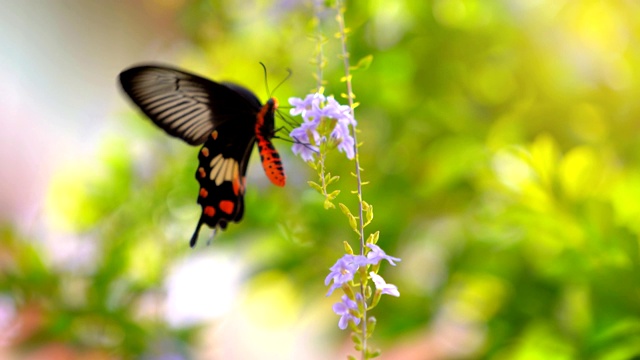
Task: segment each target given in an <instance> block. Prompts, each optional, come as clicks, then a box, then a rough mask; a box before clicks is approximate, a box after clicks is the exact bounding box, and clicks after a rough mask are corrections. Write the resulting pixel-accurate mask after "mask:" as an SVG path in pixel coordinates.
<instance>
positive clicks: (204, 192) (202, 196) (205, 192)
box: [200, 188, 209, 198]
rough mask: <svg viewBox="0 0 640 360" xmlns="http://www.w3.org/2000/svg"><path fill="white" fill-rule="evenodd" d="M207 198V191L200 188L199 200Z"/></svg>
mask: <svg viewBox="0 0 640 360" xmlns="http://www.w3.org/2000/svg"><path fill="white" fill-rule="evenodd" d="M207 196H209V192H208V191H207V189H205V188H200V197H201V198H206V197H207Z"/></svg>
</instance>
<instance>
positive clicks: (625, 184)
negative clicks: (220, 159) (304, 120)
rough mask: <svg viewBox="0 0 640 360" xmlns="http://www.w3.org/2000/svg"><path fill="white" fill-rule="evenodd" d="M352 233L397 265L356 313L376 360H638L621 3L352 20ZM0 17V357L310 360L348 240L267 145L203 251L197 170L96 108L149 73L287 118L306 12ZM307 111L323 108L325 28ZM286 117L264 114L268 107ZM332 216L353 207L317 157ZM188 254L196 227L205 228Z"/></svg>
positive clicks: (191, 6) (410, 9)
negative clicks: (228, 83)
mask: <svg viewBox="0 0 640 360" xmlns="http://www.w3.org/2000/svg"><path fill="white" fill-rule="evenodd" d="M347 7H348V10H347V14H346V21H347V25H348V26H349V27H350V29H351V33H350V37H349V43H348V46H349V49H350V52H351V55H352V59H353V61H354V63H355V62H356V61H357V60H358V59H360V58H363V57H365V56H367V55H372V56H373V62H372V63H371V66H370V67H369V68H368V69H366V70H359V71H356V72H355V73H354V79H353V84H354V92H355V94H356V95H357V100H358V101H359V102H360V103H361V106H360V107H359V108H358V109H357V111H356V118H357V120H358V122H359V129H360V130H361V133H360V134H359V140H361V141H362V142H363V145H362V147H361V148H360V154H361V155H360V156H361V161H362V166H363V168H364V169H365V171H364V173H363V174H364V178H365V180H366V181H368V182H369V184H368V185H366V186H365V187H364V196H365V199H366V201H367V202H369V203H370V204H372V205H373V206H374V209H375V220H374V222H373V224H372V225H371V226H370V227H369V229H371V230H372V231H373V230H379V231H380V234H381V235H380V242H379V245H381V246H382V247H383V248H384V249H385V250H386V251H387V252H388V253H389V254H391V255H394V256H398V257H401V258H402V262H401V263H399V266H397V267H391V266H388V265H386V264H385V265H384V266H383V267H382V270H381V273H382V275H383V276H384V277H385V278H386V280H387V281H388V282H391V283H394V284H396V285H398V287H399V289H400V293H401V297H399V298H393V297H388V298H384V299H383V301H382V302H381V304H380V305H379V306H378V307H377V308H376V309H375V310H374V311H373V315H374V316H375V317H376V318H377V319H378V327H377V329H376V332H375V334H374V337H373V340H372V341H373V344H374V345H375V346H377V347H380V348H381V349H382V350H383V358H385V359H454V358H471V359H476V358H482V359H500V360H502V359H526V360H529V359H606V360H617V359H632V358H638V357H640V268H639V261H640V258H639V251H638V235H639V231H640V201H639V200H640V157H639V156H638V154H639V153H640V146H639V141H638V139H639V136H638V134H639V133H640V101H639V100H638V99H639V97H640V96H639V95H640V74H639V70H638V68H639V65H640V4H638V3H637V2H636V1H632V0H626V1H625V0H610V1H601V0H583V1H571V0H547V1H544V0H537V1H533V0H495V1H480V0H475V1H474V0H434V1H426V0H425V1H408V0H405V1H396V0H394V1H381V0H370V1H369V0H367V1H351V2H348V3H347ZM2 8H3V9H2V14H0V45H1V46H2V50H1V52H0V64H2V66H1V67H0V78H2V81H0V114H1V115H0V125H2V129H1V131H0V161H1V162H2V170H1V171H0V180H1V181H2V182H1V183H0V185H1V187H0V205H1V207H2V209H0V220H1V221H2V227H1V230H0V234H1V235H0V236H1V242H0V344H2V346H0V357H11V356H13V358H30V359H44V358H46V359H69V358H75V359H86V358H95V359H110V358H126V359H130V358H136V359H192V358H193V359H245V358H265V359H330V358H343V357H344V355H345V354H346V353H347V352H348V351H349V348H350V346H351V345H350V343H349V338H348V332H341V331H339V330H338V327H337V320H338V317H337V316H336V315H335V314H333V312H332V311H331V305H332V303H333V302H335V301H337V300H338V295H333V296H331V297H329V298H326V297H325V292H326V288H325V286H324V284H323V281H324V277H325V276H326V274H327V273H328V268H329V267H330V266H331V265H332V264H333V263H334V262H335V260H336V259H337V258H338V257H340V256H341V255H342V253H343V246H342V242H343V241H345V240H346V241H349V242H351V244H352V245H353V246H356V242H355V241H356V238H355V236H354V234H353V233H352V231H351V230H350V229H349V226H348V223H347V221H346V219H345V218H344V216H342V215H341V214H340V212H339V211H338V210H333V211H325V210H323V209H322V199H321V198H320V197H319V195H317V194H316V193H315V192H314V191H313V190H311V189H309V187H308V186H307V185H306V181H307V180H310V179H313V176H314V175H313V172H312V171H311V169H310V168H309V167H308V166H306V165H305V164H304V163H303V162H302V161H301V160H300V159H299V158H296V157H294V156H293V155H292V153H291V151H290V144H289V143H287V142H284V141H277V140H276V143H275V146H276V147H277V148H278V149H279V150H280V152H281V154H282V157H283V160H284V166H285V169H286V171H287V175H288V184H287V186H286V187H285V188H276V187H274V186H272V185H271V184H270V183H269V182H268V180H267V179H266V177H264V175H263V174H262V169H261V168H260V166H259V165H258V162H257V161H255V160H256V158H257V154H254V158H253V160H254V162H253V163H252V164H251V166H250V169H249V176H248V188H247V196H246V213H245V218H244V219H243V221H242V222H241V223H240V224H231V225H230V226H229V229H228V230H227V231H225V232H223V233H220V234H218V236H217V237H216V238H215V239H214V240H213V242H212V243H211V245H209V246H205V243H206V237H205V236H204V235H203V237H202V238H201V241H200V243H199V246H198V247H197V248H196V249H190V248H188V245H187V242H188V239H189V237H190V235H191V233H192V231H193V227H194V226H195V224H196V221H197V218H198V216H199V206H198V205H197V204H196V203H195V200H196V196H197V183H196V181H195V180H194V172H195V169H196V161H197V160H196V154H197V149H195V148H190V147H188V146H186V145H184V144H183V143H182V142H180V141H179V140H174V139H170V138H169V137H167V136H165V135H164V134H163V132H162V131H159V130H157V129H155V128H154V127H153V126H152V125H151V124H150V122H149V121H148V120H146V119H144V118H143V117H142V116H141V115H140V114H139V113H138V112H136V111H135V109H134V108H133V106H132V105H131V103H130V102H128V101H127V100H126V99H125V98H124V95H123V94H122V93H121V91H120V90H119V88H118V86H117V83H116V77H117V74H118V72H119V71H121V70H122V69H124V68H126V67H128V66H131V65H133V64H136V63H145V62H163V63H169V64H173V65H176V66H180V67H183V68H186V69H189V70H191V71H193V72H197V73H199V74H202V75H205V76H208V77H211V78H212V79H216V80H232V81H235V82H238V83H240V84H243V85H245V86H247V87H249V88H251V89H253V90H254V91H255V92H256V93H257V94H258V95H259V97H260V98H261V99H263V100H264V99H266V97H267V94H266V90H265V83H264V77H263V72H262V68H261V67H260V66H259V64H258V62H260V61H262V62H263V63H264V64H265V65H266V66H267V69H268V75H269V79H268V81H269V84H270V85H271V87H272V88H273V87H274V86H275V84H276V83H278V82H279V81H280V80H281V79H283V78H284V77H285V76H286V73H287V72H286V69H287V68H290V69H291V70H292V71H293V76H292V77H291V78H290V79H289V80H288V81H287V82H286V83H285V84H284V85H282V86H281V87H280V88H279V89H278V90H277V91H276V93H275V96H277V97H279V99H280V103H281V104H283V105H286V99H287V98H288V97H290V96H300V97H301V96H304V95H305V94H306V93H307V92H308V91H309V90H310V89H312V88H313V87H315V81H314V79H313V77H312V73H313V72H314V71H315V69H314V67H313V66H312V65H311V64H310V63H309V60H310V58H311V57H312V55H313V49H314V45H315V44H314V42H313V41H312V40H310V36H312V35H313V27H312V26H311V25H310V21H311V17H312V16H311V11H312V7H311V6H310V4H309V3H308V2H305V1H288V0H280V1H203V0H200V1H187V0H173V1H172V0H139V1H102V2H98V1H95V2H90V1H80V0H53V1H38V0H35V1H17V0H12V1H7V2H6V3H5V4H3V6H2ZM321 15H322V20H323V29H324V31H325V35H326V36H327V38H328V40H329V41H328V43H327V44H326V46H325V48H324V50H325V56H326V57H327V59H328V66H327V68H326V69H325V73H324V79H325V80H327V82H328V84H327V90H326V94H332V93H333V94H336V96H338V95H339V94H340V93H342V92H345V90H344V88H343V84H342V83H340V81H339V80H340V78H341V76H343V72H342V68H341V62H340V60H339V59H338V57H337V50H338V45H339V44H338V43H337V41H336V40H335V38H334V37H333V34H334V33H335V31H336V25H335V21H334V14H333V13H331V12H330V11H327V12H324V13H322V14H321ZM283 111H285V112H286V109H285V110H283ZM329 167H330V169H331V172H332V173H333V174H335V175H340V176H341V181H340V183H339V186H338V187H339V188H340V189H341V190H342V194H341V195H340V197H339V198H338V201H340V202H344V203H346V204H347V205H349V206H352V207H353V206H354V205H355V201H354V200H355V199H354V196H353V195H351V194H350V191H351V190H352V189H354V187H355V183H354V180H353V178H352V177H351V176H350V175H349V174H350V172H351V171H353V163H351V162H348V161H347V160H346V159H344V158H343V157H341V156H340V155H339V154H336V155H331V156H330V157H329ZM204 233H207V231H204Z"/></svg>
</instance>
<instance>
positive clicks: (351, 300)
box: [324, 243, 400, 330]
mask: <svg viewBox="0 0 640 360" xmlns="http://www.w3.org/2000/svg"><path fill="white" fill-rule="evenodd" d="M367 247H368V248H369V251H368V252H367V254H366V256H365V255H353V254H345V255H344V256H343V257H341V258H340V259H338V261H336V263H335V264H334V265H333V266H332V267H331V268H330V270H331V272H330V273H329V275H327V277H326V279H325V280H324V284H325V285H327V286H329V284H331V283H332V282H333V283H332V284H331V287H330V288H329V292H328V293H327V296H329V295H331V294H332V293H333V292H334V290H336V289H338V288H341V289H343V290H344V292H345V295H343V296H342V298H341V301H340V302H338V303H336V304H334V305H333V311H334V312H335V313H336V314H338V315H340V321H339V322H338V327H340V329H342V330H344V329H346V328H347V324H348V322H349V320H351V321H353V323H354V324H355V325H358V324H359V323H360V321H361V314H360V312H359V311H358V305H362V306H367V305H366V304H365V301H364V299H363V298H362V295H361V294H360V293H355V295H354V292H353V291H352V289H351V286H352V283H351V282H352V281H353V279H354V276H355V275H356V274H357V273H358V270H359V269H360V268H361V267H363V266H364V267H367V268H366V269H367V270H368V267H369V266H373V269H374V271H370V272H368V274H369V277H370V278H371V280H373V282H374V284H375V286H376V292H375V293H374V294H373V299H372V301H371V306H372V307H373V306H375V305H377V303H378V301H379V300H380V296H381V295H383V294H387V295H391V296H400V292H399V291H398V287H396V286H395V285H393V284H387V282H386V281H385V280H384V279H383V278H382V276H380V275H378V274H377V270H378V268H379V267H380V262H381V261H382V260H387V261H388V262H389V264H391V265H393V266H395V265H396V263H395V262H396V261H400V259H399V258H396V257H393V256H389V255H387V254H386V253H385V252H384V251H383V250H382V249H381V248H380V247H379V246H378V245H376V244H372V243H369V244H367ZM364 274H367V271H364ZM364 280H365V281H366V279H364Z"/></svg>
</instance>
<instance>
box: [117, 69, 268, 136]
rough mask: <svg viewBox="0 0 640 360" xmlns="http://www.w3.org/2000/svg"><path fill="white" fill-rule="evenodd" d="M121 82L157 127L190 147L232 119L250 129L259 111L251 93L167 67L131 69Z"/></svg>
mask: <svg viewBox="0 0 640 360" xmlns="http://www.w3.org/2000/svg"><path fill="white" fill-rule="evenodd" d="M120 83H121V84H122V88H123V89H124V91H125V92H126V93H127V95H129V97H130V98H131V99H132V100H133V102H134V103H135V104H136V105H137V106H138V107H139V108H140V109H141V110H142V112H144V113H145V115H147V116H148V117H149V118H150V119H151V120H152V121H153V122H154V123H155V124H156V125H158V127H160V128H161V129H163V130H164V131H166V132H167V133H168V134H169V135H172V136H175V137H179V138H181V139H182V140H184V141H186V142H187V143H189V144H191V145H198V144H202V143H204V142H205V141H206V140H207V138H208V137H209V135H210V134H211V133H212V131H213V129H214V128H215V127H217V126H219V125H221V124H224V123H226V122H227V121H230V120H231V121H232V122H239V121H240V122H242V123H239V124H237V125H239V126H244V127H247V128H250V129H251V128H252V125H253V124H255V114H256V113H257V112H258V111H259V110H260V102H259V100H258V99H257V98H256V97H255V95H253V93H251V92H250V91H249V90H246V89H244V88H242V87H240V86H238V85H233V84H219V83H216V82H213V81H211V80H208V79H205V78H202V77H200V76H197V75H194V74H190V73H188V72H184V71H182V70H178V69H174V68H171V67H166V66H155V65H144V66H137V67H133V68H130V69H128V70H125V71H123V72H122V73H120ZM251 115H252V116H251Z"/></svg>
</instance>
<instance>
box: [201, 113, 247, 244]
mask: <svg viewBox="0 0 640 360" xmlns="http://www.w3.org/2000/svg"><path fill="white" fill-rule="evenodd" d="M255 141H256V135H255V131H248V130H247V129H246V128H245V129H240V128H238V127H237V126H236V123H234V122H227V123H224V124H222V125H220V126H217V127H216V129H215V130H214V131H213V132H212V133H211V136H210V137H209V138H208V139H207V140H206V142H205V144H204V146H203V147H202V149H200V153H199V155H198V160H199V166H198V170H197V171H196V179H197V180H198V183H199V184H200V192H199V194H198V203H199V204H200V205H201V206H202V214H201V215H200V220H199V221H198V225H197V227H196V230H195V232H194V233H193V236H192V238H191V246H194V245H195V243H196V241H197V239H198V233H199V231H200V227H201V226H202V224H207V225H208V226H209V227H211V228H213V229H216V228H218V227H219V228H221V229H225V228H226V227H227V224H228V223H229V222H232V221H233V222H238V221H240V220H241V219H242V216H243V214H244V192H245V176H246V172H247V165H248V164H249V157H250V156H251V152H252V149H253V144H254V143H255Z"/></svg>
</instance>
